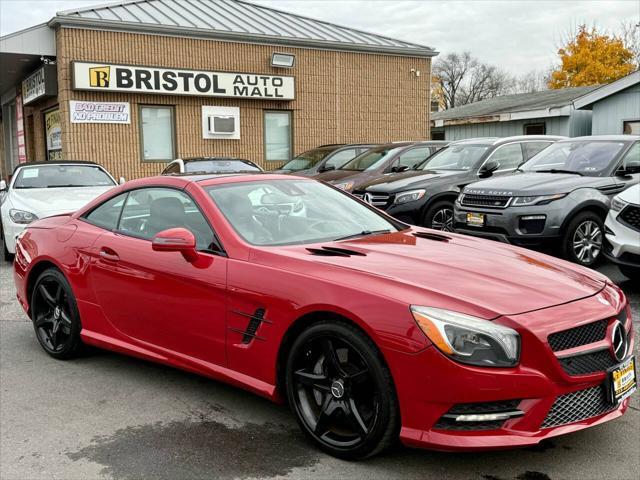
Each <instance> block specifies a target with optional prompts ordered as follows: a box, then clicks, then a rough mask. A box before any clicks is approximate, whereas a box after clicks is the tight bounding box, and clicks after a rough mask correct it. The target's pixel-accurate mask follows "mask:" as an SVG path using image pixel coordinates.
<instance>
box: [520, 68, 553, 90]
mask: <svg viewBox="0 0 640 480" xmlns="http://www.w3.org/2000/svg"><path fill="white" fill-rule="evenodd" d="M550 70H551V69H549V70H548V71H546V72H545V71H544V70H531V71H530V72H527V73H525V74H523V75H520V76H518V77H515V78H514V79H513V86H512V93H534V92H541V91H543V90H548V89H549V87H548V86H547V84H548V83H549V76H550V73H549V72H550Z"/></svg>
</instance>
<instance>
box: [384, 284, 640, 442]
mask: <svg viewBox="0 0 640 480" xmlns="http://www.w3.org/2000/svg"><path fill="white" fill-rule="evenodd" d="M607 290H609V289H607ZM607 295H608V294H605V293H604V292H603V293H601V294H598V295H596V296H594V297H591V298H588V299H584V300H580V301H577V302H573V303H570V304H566V305H561V306H557V307H552V308H549V309H545V310H542V311H537V312H531V313H527V314H522V315H515V316H511V317H501V318H500V319H498V320H496V321H499V322H500V323H503V324H505V325H508V326H510V327H512V328H516V330H518V331H519V332H520V334H521V338H522V352H521V362H520V365H518V366H517V367H515V368H495V369H491V368H479V367H472V366H468V365H462V364H460V363H457V362H454V361H452V360H450V359H449V358H448V357H446V356H445V355H443V354H442V353H441V352H440V351H439V350H437V348H435V347H429V348H427V349H426V350H423V351H422V352H421V353H419V354H417V355H412V356H409V355H404V356H403V358H402V360H400V359H399V358H394V359H392V360H391V361H390V364H391V366H392V370H393V371H394V372H393V374H394V377H396V376H399V377H400V378H399V379H397V380H396V386H397V389H398V393H399V395H398V396H399V400H400V405H401V417H402V429H401V432H400V438H401V440H402V442H403V443H404V444H406V445H409V446H414V447H421V448H429V449H436V450H446V451H453V450H478V449H480V450H482V449H501V448H513V447H522V446H529V445H535V444H537V443H539V442H540V441H542V440H544V439H547V438H551V437H555V436H558V435H563V434H565V433H570V432H574V431H577V430H581V429H584V428H587V427H590V426H593V425H597V424H600V423H603V422H607V421H609V420H613V419H615V418H617V417H619V416H621V415H623V414H624V413H625V412H626V410H627V408H628V405H629V398H626V399H624V400H622V401H621V402H620V403H618V404H613V403H610V401H609V400H608V398H607V396H606V393H607V390H606V385H607V377H608V373H607V372H606V369H605V370H602V371H600V370H598V371H593V372H589V373H586V374H582V373H580V374H576V372H575V370H574V371H571V370H567V366H566V365H565V364H561V363H560V360H559V358H561V356H560V355H565V354H566V352H569V353H570V354H571V355H577V353H582V354H584V352H586V351H589V350H590V349H591V348H593V345H590V344H585V345H580V346H578V347H575V348H573V349H569V350H564V351H561V352H558V351H557V350H556V351H555V352H554V351H553V350H552V347H551V346H550V344H549V342H548V340H547V337H548V336H550V332H551V333H555V332H565V331H566V330H568V329H572V328H574V327H575V325H576V324H578V325H579V326H588V325H591V324H592V323H593V322H602V321H605V323H606V325H608V327H607V330H606V331H607V334H608V332H609V330H610V328H611V325H614V324H615V320H616V319H617V318H622V317H624V316H625V315H626V319H624V318H623V320H624V323H625V327H626V329H627V332H628V335H629V340H628V341H629V351H633V342H634V339H633V327H632V322H631V319H630V309H629V307H628V306H625V307H624V309H621V306H620V305H617V307H618V309H621V312H618V313H616V309H615V308H613V307H612V306H611V305H610V306H609V308H607V307H605V306H604V304H603V303H602V302H603V301H604V300H605V299H607ZM597 297H600V299H599V300H596V298H597ZM611 304H616V302H615V301H612V302H611ZM577 312H579V315H580V318H582V320H581V321H580V322H576V321H575V318H576V313H577ZM623 312H624V314H623ZM552 325H553V326H552ZM606 341H608V340H599V341H598V342H599V343H595V345H597V346H598V348H603V347H602V345H603V344H604V343H606ZM576 352H577V353H576ZM607 352H608V350H607ZM394 357H399V355H394ZM571 358H573V357H571ZM627 358H629V357H627ZM396 360H399V361H400V362H401V364H397V363H396ZM565 360H566V357H565ZM625 360H626V359H625ZM612 362H613V363H615V364H618V362H617V361H615V360H613V357H612ZM619 363H621V362H619ZM416 364H418V365H420V367H418V370H417V369H416ZM571 368H574V369H575V368H576V366H575V365H574V366H573V367H571ZM397 372H411V373H410V374H409V375H410V378H405V377H406V374H405V375H403V373H397ZM568 372H571V374H570V373H568ZM508 402H512V403H513V405H515V407H513V405H512V406H511V407H510V408H511V409H512V410H513V408H516V409H517V410H519V411H520V412H522V415H521V416H518V417H516V418H510V419H507V420H502V421H499V422H497V423H494V424H491V422H485V423H482V422H477V423H476V424H474V425H470V427H471V428H467V425H461V426H460V428H452V427H449V426H446V425H444V426H443V422H442V419H443V416H444V417H446V416H447V414H448V413H450V412H452V411H454V410H455V409H458V410H457V411H460V407H461V406H463V407H464V406H468V407H469V408H470V411H472V412H474V413H482V409H483V408H486V407H485V406H486V405H495V404H496V403H498V404H499V403H508Z"/></svg>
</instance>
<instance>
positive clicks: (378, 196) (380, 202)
mask: <svg viewBox="0 0 640 480" xmlns="http://www.w3.org/2000/svg"><path fill="white" fill-rule="evenodd" d="M353 195H354V196H356V197H358V198H359V199H360V200H364V201H365V202H367V203H368V204H369V205H373V206H374V207H378V208H382V207H386V206H387V204H388V203H389V199H390V198H391V195H389V194H387V193H368V192H364V191H356V192H353Z"/></svg>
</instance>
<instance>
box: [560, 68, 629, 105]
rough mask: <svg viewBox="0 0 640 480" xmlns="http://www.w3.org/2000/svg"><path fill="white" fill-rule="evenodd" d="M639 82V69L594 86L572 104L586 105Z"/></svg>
mask: <svg viewBox="0 0 640 480" xmlns="http://www.w3.org/2000/svg"><path fill="white" fill-rule="evenodd" d="M637 83H640V70H636V71H635V72H631V73H630V74H629V75H626V76H624V77H622V78H619V79H618V80H616V81H615V82H611V83H609V84H607V85H603V86H602V87H600V88H596V89H595V90H593V91H592V92H589V93H587V94H585V95H583V96H581V97H578V98H576V99H575V100H574V101H573V104H574V105H575V107H576V108H577V109H582V108H584V107H588V106H590V105H592V104H594V103H596V102H598V101H600V100H602V99H604V98H606V97H608V96H610V95H613V94H615V93H618V92H620V91H622V90H625V89H627V88H629V87H633V86H634V85H635V84H637Z"/></svg>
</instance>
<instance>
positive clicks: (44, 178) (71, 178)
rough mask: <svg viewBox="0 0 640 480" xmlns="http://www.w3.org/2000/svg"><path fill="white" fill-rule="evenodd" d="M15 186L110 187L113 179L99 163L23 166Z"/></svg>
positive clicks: (113, 183)
mask: <svg viewBox="0 0 640 480" xmlns="http://www.w3.org/2000/svg"><path fill="white" fill-rule="evenodd" d="M16 175H17V177H16V180H15V182H14V184H13V188H63V187H110V186H113V185H115V182H114V181H113V179H112V178H111V177H110V176H109V175H108V174H107V173H106V172H105V171H104V170H103V169H102V168H101V167H99V166H97V165H38V166H34V167H22V168H20V169H19V170H18V173H17V174H16Z"/></svg>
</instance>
